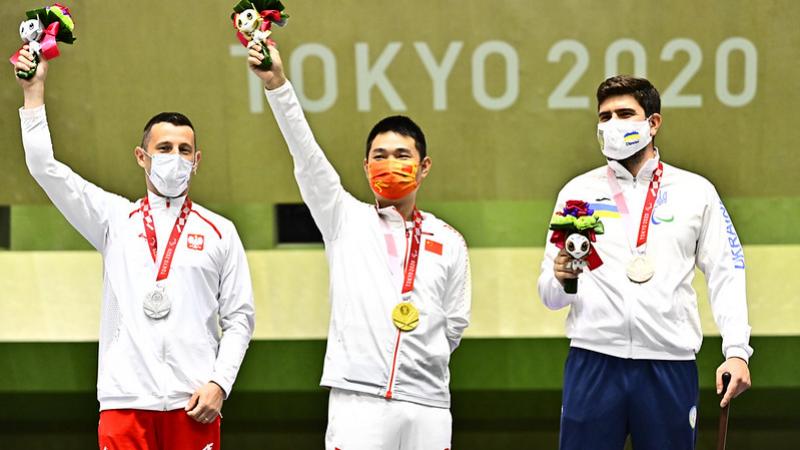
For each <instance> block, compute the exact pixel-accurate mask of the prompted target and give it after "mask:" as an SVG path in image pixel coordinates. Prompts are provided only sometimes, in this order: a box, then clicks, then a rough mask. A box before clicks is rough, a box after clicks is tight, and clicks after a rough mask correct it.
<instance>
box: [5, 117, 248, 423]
mask: <svg viewBox="0 0 800 450" xmlns="http://www.w3.org/2000/svg"><path fill="white" fill-rule="evenodd" d="M20 120H21V122H22V142H23V145H24V147H25V160H26V162H27V164H28V169H29V170H30V172H31V175H33V177H34V178H35V179H36V181H37V182H38V183H39V185H40V186H41V187H42V188H43V189H44V191H45V192H46V193H47V195H48V197H50V199H51V200H52V201H53V203H54V204H55V206H56V207H57V208H58V209H59V211H61V213H62V214H63V215H64V217H66V219H67V220H68V221H69V222H70V224H72V226H74V227H75V228H76V229H77V230H78V231H79V232H80V233H81V234H82V235H83V237H85V238H86V240H88V241H89V242H90V243H91V244H92V246H93V247H94V248H96V249H97V250H98V251H99V252H100V253H102V255H103V304H102V316H101V324H100V351H99V364H98V374H97V398H98V400H99V401H100V409H101V410H107V409H126V408H131V409H143V410H154V411H168V410H173V409H178V408H183V407H184V406H185V405H186V402H187V401H188V400H189V398H190V397H191V395H192V393H193V392H194V391H195V390H197V388H199V387H201V386H202V385H204V384H205V383H207V382H209V381H214V382H216V383H217V384H219V385H220V386H221V387H222V389H224V390H225V393H226V394H230V392H231V387H232V385H233V381H234V379H235V378H236V374H237V372H238V371H239V366H240V365H241V363H242V359H243V358H244V353H245V350H247V346H248V344H249V342H250V337H251V336H252V332H253V325H254V311H253V292H252V286H251V282H250V272H249V269H248V265H247V259H246V256H245V253H244V248H243V247H242V243H241V241H240V240H239V236H238V234H237V233H236V229H235V228H234V226H233V224H232V223H231V222H230V221H228V220H227V219H225V218H223V217H221V216H219V215H217V214H214V213H213V212H211V211H209V210H207V209H205V208H203V207H202V206H200V205H198V204H196V203H195V204H193V205H192V212H191V213H190V214H189V217H188V219H187V222H186V227H185V229H184V231H183V233H182V234H181V237H180V240H179V241H178V245H177V247H176V250H175V256H174V259H173V262H172V268H171V270H170V273H169V277H168V278H167V280H166V286H167V293H168V295H169V297H170V299H171V301H172V309H171V311H170V313H169V315H168V316H167V317H166V318H164V319H161V320H152V319H149V318H148V317H147V316H145V314H144V312H143V310H142V302H143V300H144V297H145V294H146V293H147V292H148V291H149V290H151V289H152V288H153V286H154V283H155V279H156V272H157V270H158V269H157V266H156V264H155V263H154V262H153V259H152V256H151V254H150V249H149V246H148V245H147V241H146V238H145V234H144V224H143V222H142V214H141V212H140V211H139V208H140V203H141V202H140V201H136V202H131V201H129V200H127V199H125V198H123V197H120V196H118V195H115V194H111V193H108V192H105V191H103V190H102V189H100V188H98V187H97V186H95V185H93V184H92V183H89V182H87V181H86V180H84V179H83V178H81V177H80V176H78V175H77V174H75V173H74V172H73V171H72V170H71V169H70V168H69V167H67V166H66V165H64V164H62V163H60V162H58V161H56V159H55V158H54V157H53V146H52V142H51V140H50V131H49V129H48V126H47V117H46V114H45V108H44V106H41V107H39V108H33V109H20ZM148 197H149V201H150V205H151V207H152V210H151V214H152V217H153V219H154V221H155V225H156V239H157V240H158V255H157V260H158V263H159V264H160V263H161V259H162V257H163V254H164V249H165V248H166V243H167V240H168V238H169V235H170V232H171V231H172V227H173V225H174V224H175V219H176V218H177V217H178V215H179V211H180V209H181V206H182V205H183V202H184V200H185V197H180V198H177V199H173V200H172V201H171V202H170V205H169V206H168V205H167V202H166V199H164V198H163V197H159V196H157V195H154V194H152V193H148ZM52 294H53V301H58V293H57V292H53V293H52ZM87 301H91V299H87ZM220 331H221V332H220Z"/></svg>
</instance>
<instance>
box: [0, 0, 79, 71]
mask: <svg viewBox="0 0 800 450" xmlns="http://www.w3.org/2000/svg"><path fill="white" fill-rule="evenodd" d="M25 16H26V17H27V19H25V20H24V21H22V23H21V24H20V26H19V37H21V38H22V43H23V45H24V44H28V48H30V50H31V52H32V53H33V57H34V62H36V63H38V62H39V61H40V60H41V59H42V58H44V59H46V60H48V59H53V58H55V57H57V56H58V55H60V54H61V52H60V51H59V50H58V42H63V43H65V44H72V43H73V42H75V36H74V35H73V34H72V32H73V30H74V29H75V23H74V22H73V21H72V15H70V12H69V8H67V7H66V6H64V5H62V4H61V3H56V4H54V5H53V6H46V7H44V8H39V9H32V10H30V11H28V12H26V13H25ZM18 58H19V51H17V52H16V53H14V55H13V56H12V57H11V58H10V61H11V64H16V63H17V59H18ZM37 68H38V66H36V67H34V68H33V69H31V70H29V71H27V72H23V71H17V76H18V77H19V78H23V79H25V80H29V79H31V78H32V77H33V76H34V75H35V74H36V69H37Z"/></svg>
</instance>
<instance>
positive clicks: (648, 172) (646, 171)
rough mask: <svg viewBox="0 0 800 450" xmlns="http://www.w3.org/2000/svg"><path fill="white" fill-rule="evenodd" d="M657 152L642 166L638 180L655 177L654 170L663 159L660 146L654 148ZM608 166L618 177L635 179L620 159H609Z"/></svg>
mask: <svg viewBox="0 0 800 450" xmlns="http://www.w3.org/2000/svg"><path fill="white" fill-rule="evenodd" d="M653 150H654V151H655V153H656V156H654V157H653V158H651V159H649V160H648V161H647V162H645V163H644V165H643V166H642V168H641V169H640V170H639V173H638V174H637V175H636V180H637V181H644V182H648V183H649V182H650V180H652V179H653V172H655V170H656V169H657V168H658V163H659V161H660V160H661V154H660V153H659V152H658V147H655V148H654V149H653ZM608 167H610V168H611V169H612V170H613V171H614V174H615V175H616V176H617V178H620V179H623V180H628V181H633V175H632V174H631V173H630V172H628V169H626V168H625V166H623V165H622V164H620V163H619V162H618V161H615V160H613V159H610V160H608Z"/></svg>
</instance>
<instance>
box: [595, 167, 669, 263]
mask: <svg viewBox="0 0 800 450" xmlns="http://www.w3.org/2000/svg"><path fill="white" fill-rule="evenodd" d="M663 173H664V165H663V164H662V163H661V162H660V161H659V163H658V167H657V168H656V170H654V171H653V179H652V180H651V181H650V186H649V187H648V188H647V197H646V198H645V200H644V208H642V218H641V220H640V221H639V233H638V234H637V235H636V249H638V248H639V247H641V246H643V245H645V244H646V243H647V233H648V232H649V231H650V217H651V216H652V215H653V207H654V206H655V204H656V198H657V197H658V190H659V189H660V188H661V175H662V174H663ZM608 184H609V185H610V186H611V193H612V194H613V197H614V203H616V204H617V209H618V210H619V213H620V215H622V216H623V218H624V220H625V221H626V222H628V223H630V218H629V217H630V216H629V211H628V204H627V203H626V202H625V195H624V194H623V193H622V188H621V187H620V186H619V183H618V182H617V178H616V175H614V171H613V170H612V169H611V168H610V167H609V168H608Z"/></svg>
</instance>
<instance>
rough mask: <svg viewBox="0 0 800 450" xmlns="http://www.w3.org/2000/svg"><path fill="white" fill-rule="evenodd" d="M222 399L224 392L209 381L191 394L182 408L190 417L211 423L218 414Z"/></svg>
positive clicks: (223, 398)
mask: <svg viewBox="0 0 800 450" xmlns="http://www.w3.org/2000/svg"><path fill="white" fill-rule="evenodd" d="M223 400H225V392H224V391H223V390H222V388H221V387H219V385H218V384H217V383H214V382H212V381H209V382H208V383H206V384H205V386H203V387H201V388H200V389H198V390H197V391H195V393H194V394H192V398H191V399H189V403H187V404H186V408H184V409H185V410H186V414H188V415H189V417H191V418H192V419H194V420H196V421H198V422H200V423H211V422H213V421H214V420H215V419H216V418H217V416H219V412H220V411H221V410H222V401H223Z"/></svg>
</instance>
